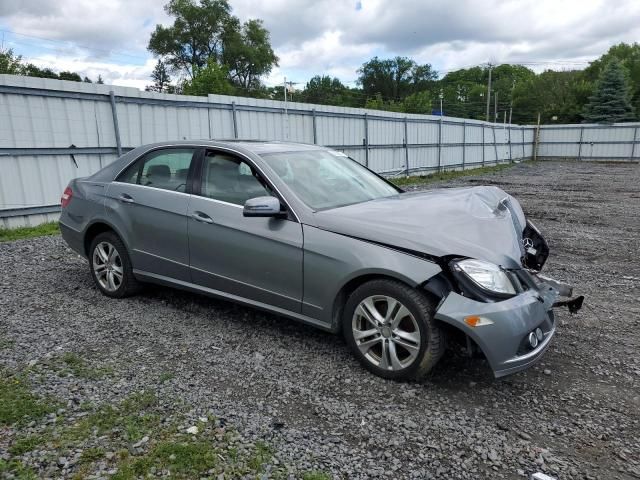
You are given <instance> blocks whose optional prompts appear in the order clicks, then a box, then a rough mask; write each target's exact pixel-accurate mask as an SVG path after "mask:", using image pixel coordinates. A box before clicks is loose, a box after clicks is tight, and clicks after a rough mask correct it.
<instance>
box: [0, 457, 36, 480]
mask: <svg viewBox="0 0 640 480" xmlns="http://www.w3.org/2000/svg"><path fill="white" fill-rule="evenodd" d="M7 477H10V478H15V479H16V480H36V479H37V478H38V476H37V475H36V473H35V472H34V471H33V470H32V469H31V468H29V467H26V466H25V465H23V464H22V462H20V461H19V460H8V461H7V460H2V459H1V458H0V478H7Z"/></svg>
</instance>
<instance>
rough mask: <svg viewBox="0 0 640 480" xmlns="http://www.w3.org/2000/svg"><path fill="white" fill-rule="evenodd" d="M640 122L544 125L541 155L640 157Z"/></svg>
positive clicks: (557, 156) (595, 158)
mask: <svg viewBox="0 0 640 480" xmlns="http://www.w3.org/2000/svg"><path fill="white" fill-rule="evenodd" d="M639 129H640V123H620V124H614V125H592V124H577V125H544V126H542V127H540V139H539V144H538V157H540V158H570V159H576V160H614V161H636V162H637V161H638V160H640V148H639V147H638V143H640V132H639V131H638V130H639Z"/></svg>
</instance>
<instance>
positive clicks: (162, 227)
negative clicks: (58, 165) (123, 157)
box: [105, 148, 195, 282]
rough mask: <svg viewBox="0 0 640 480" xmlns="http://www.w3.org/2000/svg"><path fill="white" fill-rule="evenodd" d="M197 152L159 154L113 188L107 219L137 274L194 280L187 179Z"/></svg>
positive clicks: (128, 172)
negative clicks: (191, 272)
mask: <svg viewBox="0 0 640 480" xmlns="http://www.w3.org/2000/svg"><path fill="white" fill-rule="evenodd" d="M194 152H195V149H194V148H164V149H159V150H154V151H152V152H150V153H147V154H146V155H145V156H144V157H142V158H140V159H139V160H137V161H136V162H135V163H133V164H132V165H130V166H129V167H128V168H127V169H126V170H124V171H123V172H122V173H121V174H120V175H119V176H118V178H117V179H116V181H114V182H112V183H111V184H110V185H109V188H108V190H107V201H106V203H105V205H106V208H107V214H108V217H109V218H110V219H111V221H112V222H113V224H114V226H115V227H116V228H117V229H118V230H120V233H121V234H122V236H123V237H124V238H123V240H124V241H125V243H126V244H127V248H128V249H129V253H130V255H131V261H132V263H133V268H134V270H137V271H141V272H143V273H151V274H154V275H158V276H161V277H169V278H174V279H178V280H183V281H187V282H188V281H189V280H190V278H191V277H190V274H189V243H188V242H189V241H188V236H187V213H188V207H189V200H190V198H191V195H190V194H188V193H187V178H188V176H189V172H190V169H191V167H192V159H193V157H194Z"/></svg>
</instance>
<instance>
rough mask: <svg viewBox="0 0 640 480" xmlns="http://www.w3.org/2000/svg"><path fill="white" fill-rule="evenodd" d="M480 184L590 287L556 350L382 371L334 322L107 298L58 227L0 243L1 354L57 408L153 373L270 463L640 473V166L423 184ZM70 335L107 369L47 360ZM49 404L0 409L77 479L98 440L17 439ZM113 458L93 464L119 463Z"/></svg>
mask: <svg viewBox="0 0 640 480" xmlns="http://www.w3.org/2000/svg"><path fill="white" fill-rule="evenodd" d="M477 184H493V185H497V186H499V187H501V188H502V189H504V190H505V191H507V192H508V193H510V194H512V195H514V196H515V197H516V198H517V199H519V200H520V202H521V204H522V206H523V208H524V210H525V213H526V214H527V216H528V218H530V219H531V220H532V221H533V222H534V223H535V224H536V225H537V226H538V227H539V229H540V230H541V231H542V233H543V234H544V235H545V237H546V238H547V240H548V243H549V246H550V249H551V255H550V258H549V260H548V261H547V264H546V266H545V269H544V273H545V274H547V275H549V276H552V277H555V278H557V279H558V280H562V281H566V282H569V283H572V284H573V285H575V287H576V294H582V295H585V297H586V301H585V307H584V309H583V310H582V311H581V312H580V313H579V314H578V315H575V316H571V315H569V313H568V312H566V311H564V310H561V311H558V313H557V314H556V319H557V321H558V325H559V328H558V333H557V335H556V337H555V338H554V340H553V342H552V344H551V347H550V349H549V350H548V352H547V354H546V356H545V357H544V358H543V359H542V361H541V362H540V363H539V364H538V365H536V366H535V367H534V368H532V369H530V370H528V371H526V372H522V373H519V374H516V375H513V376H510V377H507V378H504V379H501V380H494V379H493V377H492V375H491V374H490V372H489V369H488V367H487V365H486V363H484V362H483V361H481V360H473V359H468V358H465V357H462V356H458V355H453V354H449V355H446V356H445V357H444V358H443V361H442V362H441V363H440V364H439V365H438V367H437V368H436V369H435V371H434V372H433V373H432V375H431V376H430V377H429V378H428V379H426V380H424V381H422V382H420V383H394V382H391V381H385V380H382V379H380V378H377V377H374V376H372V375H370V374H369V373H367V372H366V371H364V369H362V368H361V367H360V366H359V365H358V364H357V362H356V361H355V360H354V359H353V358H352V356H351V355H350V353H349V351H348V349H347V347H346V345H345V344H344V342H343V341H342V340H341V339H340V338H339V337H335V336H332V335H329V334H326V333H322V332H319V331H316V330H314V329H313V328H311V327H307V326H303V325H300V324H297V323H294V322H291V321H288V320H284V319H282V318H279V317H276V316H272V315H268V314H264V313H261V312H257V311H254V310H251V309H248V308H244V307H240V306H236V305H233V304H231V303H227V302H224V301H218V300H213V299H209V298H205V297H201V296H198V295H194V294H190V293H184V292H179V291H173V290H169V289H165V288H159V287H151V288H148V289H147V290H146V291H145V292H144V293H143V294H141V295H139V296H137V297H134V298H130V299H126V300H121V301H117V300H111V299H108V298H106V297H104V296H102V295H101V294H100V293H99V292H98V291H97V290H96V289H95V287H94V286H93V284H92V281H91V277H90V275H89V270H88V267H87V264H86V262H85V261H84V260H82V259H80V258H79V257H78V256H77V255H75V254H73V253H72V252H71V251H70V250H69V249H68V248H66V246H65V245H64V243H63V241H62V240H61V239H60V238H59V237H49V238H39V239H33V240H23V241H16V242H11V243H6V244H0V274H1V275H0V295H1V301H0V340H2V342H1V343H0V345H2V346H0V367H4V368H5V369H6V370H10V371H13V372H15V371H26V372H27V373H26V375H27V382H28V384H29V386H30V388H31V390H32V391H33V392H34V393H35V394H36V395H39V396H40V395H47V396H50V397H52V398H57V399H60V401H61V402H62V403H63V404H66V405H67V407H66V409H67V410H68V411H67V412H66V414H65V415H64V417H65V419H64V420H60V421H59V422H62V423H63V424H64V423H65V422H66V423H67V424H71V423H72V422H75V421H77V418H78V417H80V416H82V407H81V406H82V405H84V404H86V402H92V403H93V404H97V405H99V404H101V403H105V402H117V401H120V400H122V399H123V398H125V397H126V396H127V395H130V394H131V393H133V392H138V391H141V390H144V391H152V392H154V394H155V395H157V397H158V398H159V399H160V402H161V403H162V404H163V405H177V404H179V405H181V407H180V410H183V411H188V412H194V414H193V415H195V416H197V415H201V414H202V413H201V412H209V413H210V414H212V415H215V417H216V418H218V419H220V418H222V419H224V423H223V426H224V424H226V423H228V424H230V425H233V426H234V428H236V429H237V431H238V432H239V434H240V435H241V436H242V437H243V438H244V439H246V441H247V442H253V443H255V442H258V441H260V442H265V443H267V444H268V445H270V447H271V448H273V452H274V453H273V456H272V457H270V458H269V459H267V460H265V462H264V463H265V464H266V465H263V466H262V467H264V468H263V473H261V474H260V475H261V476H262V477H261V478H271V477H278V476H283V477H284V478H286V477H290V478H308V479H311V478H329V476H332V477H333V478H433V479H441V478H469V479H475V478H508V479H517V478H525V477H528V476H529V475H530V474H531V473H533V472H536V471H543V472H546V473H548V474H550V475H553V476H555V477H557V478H560V479H565V478H571V479H582V478H586V479H609V478H617V479H633V478H640V333H639V332H640V290H639V286H640V261H638V254H639V252H640V166H638V165H637V164H613V163H578V162H536V163H526V164H520V165H516V166H514V167H513V168H511V169H508V170H504V171H501V172H499V173H496V174H492V175H485V176H482V177H478V176H470V177H464V178H461V179H459V180H456V181H453V182H448V183H446V184H439V185H438V184H436V185H429V187H428V188H437V187H450V186H465V185H477ZM69 352H72V353H73V354H74V355H77V357H78V358H81V359H82V361H83V362H84V364H86V365H87V368H93V369H108V370H105V371H108V372H109V373H108V374H106V375H80V374H79V373H78V371H74V370H73V369H72V370H71V373H68V374H62V375H61V374H60V372H59V370H56V367H55V365H57V364H56V363H55V361H53V360H52V359H55V358H57V356H59V355H62V354H64V353H69ZM72 400H73V401H72ZM54 416H55V415H54ZM45 418H49V416H47V417H45ZM41 423H42V422H40V421H37V420H36V421H34V422H31V423H30V424H29V425H27V426H24V425H23V426H15V425H14V426H5V427H2V425H0V431H1V432H2V433H3V435H2V436H3V437H4V440H3V441H0V459H4V461H5V462H9V461H12V460H17V461H20V462H21V463H22V464H23V465H24V466H25V467H28V468H30V469H31V470H32V471H33V472H35V473H36V474H37V475H38V476H51V477H65V478H71V477H73V475H74V474H77V473H78V471H79V469H80V468H81V464H82V463H81V462H79V461H78V462H76V461H72V460H73V458H76V457H77V458H81V457H82V451H83V449H86V448H89V447H88V446H92V447H95V446H96V444H98V445H99V444H100V442H101V441H102V440H100V437H99V436H97V435H95V434H94V435H93V436H92V437H91V436H90V437H88V438H87V439H84V440H82V441H81V442H80V443H78V444H76V445H75V446H74V447H73V449H72V450H71V451H65V450H64V448H69V447H64V446H60V444H59V443H56V442H52V441H46V440H45V441H42V442H41V444H40V445H38V446H36V447H34V449H33V450H32V451H27V452H23V453H21V454H20V455H18V454H16V453H15V450H14V453H13V454H12V453H10V446H11V445H12V444H14V443H15V441H16V439H17V438H19V437H20V436H21V435H23V436H24V435H25V434H30V435H33V434H42V431H44V429H45V427H46V425H44V426H42V425H41ZM150 431H151V433H150V434H148V435H147V442H146V443H147V444H148V445H149V447H148V448H152V446H153V444H154V442H156V441H157V440H156V438H155V437H154V433H153V432H154V430H151V429H150ZM25 432H26V433H25ZM125 440H126V439H125ZM109 442H111V440H109V439H106V440H104V445H103V446H102V447H101V448H103V450H105V451H108V450H110V449H115V448H116V447H115V446H113V442H112V443H109ZM136 448H138V447H136ZM140 448H141V450H142V451H141V452H138V453H139V454H140V455H142V454H144V451H145V448H147V447H145V446H144V445H143V446H141V447H140ZM74 452H75V453H74ZM60 457H64V460H65V461H66V463H65V462H62V461H60ZM118 458H119V457H118V455H115V456H111V457H109V455H106V456H100V457H99V458H95V459H94V460H93V463H90V464H88V465H89V466H88V467H87V466H86V465H87V464H84V465H85V466H84V467H82V468H85V470H82V471H83V472H85V473H86V476H90V475H94V478H100V477H108V476H111V475H113V474H115V473H116V471H118V469H122V466H121V463H118V461H119V460H118ZM262 467H261V468H262ZM1 472H2V470H1V469H0V476H1V475H2V473H1ZM305 472H318V473H317V475H318V476H317V477H312V476H310V475H311V473H305ZM154 473H155V474H157V475H159V476H162V475H165V474H166V473H167V472H166V470H162V469H158V470H157V471H154ZM14 474H15V472H14ZM314 474H316V473H314ZM216 475H218V473H216ZM223 475H224V474H223ZM247 475H248V474H247ZM203 476H205V477H206V476H207V475H203ZM214 478H221V477H214ZM222 478H230V476H229V475H227V476H226V477H222ZM247 478H255V477H250V476H249V477H247Z"/></svg>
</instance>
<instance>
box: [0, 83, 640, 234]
mask: <svg viewBox="0 0 640 480" xmlns="http://www.w3.org/2000/svg"><path fill="white" fill-rule="evenodd" d="M639 125H640V124H621V125H547V126H542V127H541V129H540V141H539V145H538V147H537V153H538V157H539V158H545V157H571V158H578V159H581V160H589V159H617V160H638V159H640V148H638V145H637V144H638V143H639V142H640V136H639V134H638V127H639ZM534 136H535V127H533V126H519V125H505V124H492V123H486V122H482V121H477V120H468V119H467V120H464V119H457V118H451V117H436V116H431V115H415V114H401V113H395V112H381V111H376V110H365V109H359V108H347V107H333V106H324V105H308V104H302V103H297V102H288V103H287V104H286V105H285V103H284V102H281V101H275V100H262V99H253V98H244V97H230V96H223V95H208V96H207V97H192V96H179V95H166V94H158V93H152V92H141V91H139V90H137V89H132V88H124V87H114V86H109V85H97V84H84V83H78V82H66V81H60V80H51V79H40V78H30V77H16V76H11V75H0V220H1V222H2V223H0V225H4V226H16V225H20V224H30V223H34V222H38V221H43V220H48V219H51V218H52V217H55V210H56V208H57V207H56V205H57V203H58V201H59V197H60V192H61V191H62V190H63V189H64V187H65V185H66V184H67V183H68V181H69V180H70V179H71V178H73V177H78V176H85V175H89V174H91V173H93V172H95V171H96V170H98V169H99V168H101V167H102V166H104V165H106V164H107V163H109V162H111V161H112V160H113V159H115V158H116V156H117V152H118V151H127V150H128V149H130V148H133V147H136V146H138V145H143V144H146V143H151V142H157V141H166V140H177V139H207V138H211V139H232V138H240V139H256V140H283V141H295V142H304V143H317V144H322V145H328V146H332V147H334V148H336V149H338V150H341V151H344V152H345V153H347V154H348V155H350V156H351V157H352V158H354V159H356V160H357V161H358V162H360V163H362V164H365V165H368V166H369V167H370V168H372V169H373V170H375V171H377V172H380V173H384V174H389V175H403V174H407V173H410V174H419V173H430V172H434V171H437V170H439V169H457V168H462V167H463V166H464V167H465V168H475V167H477V166H481V165H493V164H495V163H501V162H509V161H519V160H523V159H528V158H531V157H532V156H533V152H534Z"/></svg>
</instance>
